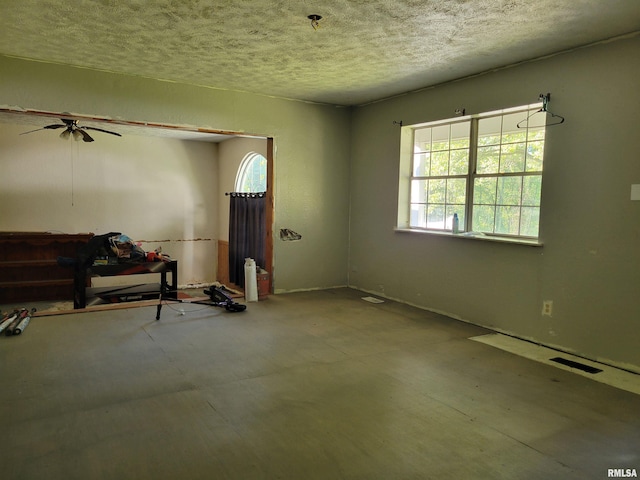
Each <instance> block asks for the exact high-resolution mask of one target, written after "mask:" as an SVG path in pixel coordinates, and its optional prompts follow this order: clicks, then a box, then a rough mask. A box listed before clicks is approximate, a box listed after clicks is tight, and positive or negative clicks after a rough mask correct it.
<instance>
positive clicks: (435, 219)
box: [427, 205, 445, 230]
mask: <svg viewBox="0 0 640 480" xmlns="http://www.w3.org/2000/svg"><path fill="white" fill-rule="evenodd" d="M427 228H437V229H440V230H442V229H444V228H445V223H444V205H429V206H428V207H427Z"/></svg>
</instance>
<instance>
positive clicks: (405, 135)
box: [396, 103, 546, 245]
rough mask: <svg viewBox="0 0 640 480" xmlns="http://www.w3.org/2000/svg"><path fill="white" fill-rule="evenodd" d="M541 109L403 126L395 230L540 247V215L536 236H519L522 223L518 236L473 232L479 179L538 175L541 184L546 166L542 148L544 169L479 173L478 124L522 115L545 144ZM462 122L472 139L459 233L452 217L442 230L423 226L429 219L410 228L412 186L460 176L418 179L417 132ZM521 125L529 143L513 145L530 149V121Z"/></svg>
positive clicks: (533, 107) (531, 107) (526, 108)
mask: <svg viewBox="0 0 640 480" xmlns="http://www.w3.org/2000/svg"><path fill="white" fill-rule="evenodd" d="M541 107H542V103H536V104H531V105H525V106H521V107H515V108H509V109H503V110H497V111H492V112H486V113H482V114H478V115H469V116H465V117H454V118H450V119H445V120H441V121H436V122H428V123H422V124H416V125H407V126H403V127H401V142H400V145H401V149H400V176H399V190H398V223H397V227H396V230H398V231H409V232H420V233H434V234H439V235H455V236H458V237H464V238H475V239H482V240H494V241H507V242H515V243H525V244H533V245H541V241H540V232H539V219H540V216H539V214H538V232H537V234H536V235H531V234H530V232H525V233H527V234H520V229H521V225H520V224H519V225H518V234H513V233H500V232H495V231H491V232H488V231H485V232H474V231H473V220H474V193H475V192H474V188H475V187H474V186H475V184H476V180H477V179H481V178H500V179H504V178H508V177H519V178H522V179H523V180H522V181H523V182H524V177H532V176H537V177H539V178H540V181H539V184H540V185H541V183H542V175H543V169H544V166H543V164H544V147H542V160H541V162H542V166H541V169H540V170H536V171H526V167H524V168H523V170H521V171H514V172H493V173H486V172H485V173H482V172H481V173H477V167H478V164H477V162H478V149H479V147H480V148H482V146H481V145H479V142H478V125H479V122H480V121H481V120H482V119H490V118H492V117H501V118H503V117H504V116H509V115H510V114H514V113H515V114H519V113H522V115H523V117H522V118H523V119H527V120H528V119H531V124H532V125H534V126H535V128H537V130H538V131H540V130H542V132H543V135H542V141H544V134H545V133H546V132H545V128H544V122H545V119H546V115H545V114H544V113H537V112H539V111H540V110H541ZM536 116H538V118H535V117H536ZM534 118H535V120H534ZM502 121H503V120H501V122H502ZM462 122H470V123H471V128H470V135H469V137H470V138H469V155H468V161H469V169H468V171H467V172H466V173H465V175H462V177H464V178H466V187H467V190H466V199H465V202H464V211H463V212H461V214H459V215H458V216H459V217H463V220H461V221H460V224H459V231H460V234H454V233H453V232H452V228H451V227H452V226H451V219H450V218H449V216H445V218H444V219H443V224H442V225H441V226H440V227H439V228H431V227H427V226H424V225H428V223H426V222H427V221H426V220H425V222H422V223H423V226H415V225H413V226H412V225H411V208H412V203H413V204H414V205H417V204H418V203H417V202H412V183H413V182H415V181H416V180H424V179H436V180H442V179H453V178H460V177H461V175H460V174H459V172H458V174H457V175H449V174H447V175H440V176H435V177H434V176H431V175H417V176H416V175H414V174H415V172H414V163H413V162H414V158H415V157H416V156H417V155H418V154H419V153H417V152H416V150H415V141H414V140H415V132H416V131H419V130H422V129H429V128H433V127H441V126H446V125H455V124H458V123H462ZM520 123H522V126H523V131H524V136H525V139H526V140H525V141H524V142H514V143H513V144H514V145H517V144H519V143H524V148H525V151H526V149H527V146H528V143H527V142H531V143H533V141H530V140H529V137H527V133H528V126H529V121H527V122H520ZM520 123H519V124H520ZM533 130H534V128H533V127H532V131H533ZM502 133H504V132H502V126H501V134H502ZM502 139H503V137H502V136H501V140H500V143H499V144H497V145H496V146H497V147H499V149H500V150H501V149H502V148H503V147H502V146H503V143H502V142H503V140H502ZM540 140H541V139H540V138H537V139H536V141H537V142H538V143H539V142H540ZM504 145H507V142H504ZM497 183H498V180H496V184H497ZM533 183H535V182H533ZM522 191H523V190H522V189H521V194H522ZM541 197H542V194H541V190H540V193H539V196H538V204H537V208H538V209H539V210H538V211H539V212H540V203H541ZM414 200H415V192H414ZM425 202H427V200H425ZM522 202H523V199H522V197H521V199H520V202H519V204H518V208H519V209H520V210H519V213H520V215H521V214H522V210H523V204H522ZM425 205H426V203H425ZM489 205H490V204H487V206H489ZM493 206H494V207H496V208H497V207H498V206H499V207H502V206H501V205H500V204H499V203H498V198H497V197H496V199H495V204H494V205H493ZM426 208H427V207H426V206H425V209H426ZM478 208H480V207H478ZM524 208H528V207H527V205H524ZM451 211H453V210H451V209H450V210H449V212H451ZM494 228H495V221H494Z"/></svg>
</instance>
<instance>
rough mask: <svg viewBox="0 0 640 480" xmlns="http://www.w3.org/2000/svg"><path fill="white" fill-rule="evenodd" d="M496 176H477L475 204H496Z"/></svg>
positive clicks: (474, 187)
mask: <svg viewBox="0 0 640 480" xmlns="http://www.w3.org/2000/svg"><path fill="white" fill-rule="evenodd" d="M497 181H498V179H497V178H496V177H484V178H476V179H475V181H474V184H473V185H474V186H473V203H474V205H495V203H496V182H497Z"/></svg>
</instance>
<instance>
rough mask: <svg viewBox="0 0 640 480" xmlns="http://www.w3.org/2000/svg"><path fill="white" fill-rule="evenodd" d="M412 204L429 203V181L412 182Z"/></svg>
mask: <svg viewBox="0 0 640 480" xmlns="http://www.w3.org/2000/svg"><path fill="white" fill-rule="evenodd" d="M411 203H427V180H411Z"/></svg>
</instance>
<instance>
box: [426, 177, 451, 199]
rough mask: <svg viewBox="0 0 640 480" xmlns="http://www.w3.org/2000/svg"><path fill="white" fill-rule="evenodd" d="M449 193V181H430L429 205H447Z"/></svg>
mask: <svg viewBox="0 0 640 480" xmlns="http://www.w3.org/2000/svg"><path fill="white" fill-rule="evenodd" d="M446 192H447V180H445V179H442V180H429V196H428V198H427V202H428V203H445V201H444V200H445V195H446Z"/></svg>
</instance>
